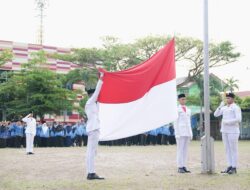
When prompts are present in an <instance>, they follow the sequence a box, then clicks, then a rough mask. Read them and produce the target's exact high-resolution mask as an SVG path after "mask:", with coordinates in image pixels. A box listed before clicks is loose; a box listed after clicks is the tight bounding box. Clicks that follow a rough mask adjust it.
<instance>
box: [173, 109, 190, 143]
mask: <svg viewBox="0 0 250 190" xmlns="http://www.w3.org/2000/svg"><path fill="white" fill-rule="evenodd" d="M185 107H186V112H185V111H184V110H183V108H182V105H179V106H178V109H177V111H178V118H177V120H176V121H175V122H174V130H175V136H176V137H180V136H187V137H191V139H192V138H193V132H192V127H191V110H190V109H189V108H188V107H187V106H185Z"/></svg>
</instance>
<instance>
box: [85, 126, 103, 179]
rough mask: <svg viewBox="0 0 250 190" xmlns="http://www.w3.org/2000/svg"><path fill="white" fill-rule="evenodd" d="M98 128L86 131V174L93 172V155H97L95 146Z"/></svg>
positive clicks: (98, 133)
mask: <svg viewBox="0 0 250 190" xmlns="http://www.w3.org/2000/svg"><path fill="white" fill-rule="evenodd" d="M99 135H100V131H99V130H94V131H90V132H89V133H88V144H87V155H86V165H87V174H89V173H95V156H96V155H97V147H98V142H99Z"/></svg>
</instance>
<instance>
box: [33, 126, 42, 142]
mask: <svg viewBox="0 0 250 190" xmlns="http://www.w3.org/2000/svg"><path fill="white" fill-rule="evenodd" d="M41 130H42V123H41V122H37V124H36V136H35V140H34V144H35V147H41Z"/></svg>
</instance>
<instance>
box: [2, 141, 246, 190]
mask: <svg viewBox="0 0 250 190" xmlns="http://www.w3.org/2000/svg"><path fill="white" fill-rule="evenodd" d="M85 152H86V148H85V147H84V148H37V149H35V155H32V156H27V155H25V150H24V149H0V189H1V190H24V189H32V190H42V189H46V190H88V189H89V190H96V189H98V190H99V189H100V190H106V189H107V190H108V189H112V190H123V189H131V190H137V189H138V190H139V189H143V190H144V189H146V190H148V189H159V190H160V189H164V190H165V189H178V190H198V189H201V190H204V189H211V190H213V189H214V190H215V189H216V190H217V189H224V190H237V189H239V190H244V189H249V190H250V141H241V142H240V144H239V152H240V163H239V170H238V174H237V175H233V176H229V175H221V174H220V172H219V171H220V170H222V169H224V168H225V167H226V162H225V154H224V148H223V145H222V143H221V142H216V143H215V160H216V173H215V174H213V175H204V174H201V172H200V170H201V169H200V168H201V164H200V143H199V142H192V143H191V145H190V149H189V168H190V170H191V171H192V173H191V174H178V173H177V172H176V161H175V160H176V158H175V157H176V156H175V154H176V146H146V147H143V146H131V147H106V146H100V147H99V150H98V156H97V158H96V170H97V173H98V174H99V175H102V176H104V177H106V180H104V181H87V180H86V174H85Z"/></svg>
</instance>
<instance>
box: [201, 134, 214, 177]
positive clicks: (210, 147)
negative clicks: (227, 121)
mask: <svg viewBox="0 0 250 190" xmlns="http://www.w3.org/2000/svg"><path fill="white" fill-rule="evenodd" d="M207 142H208V143H207ZM201 166H202V167H201V173H203V174H213V173H215V163H214V139H213V138H212V137H209V139H207V138H206V136H203V137H202V138H201Z"/></svg>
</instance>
